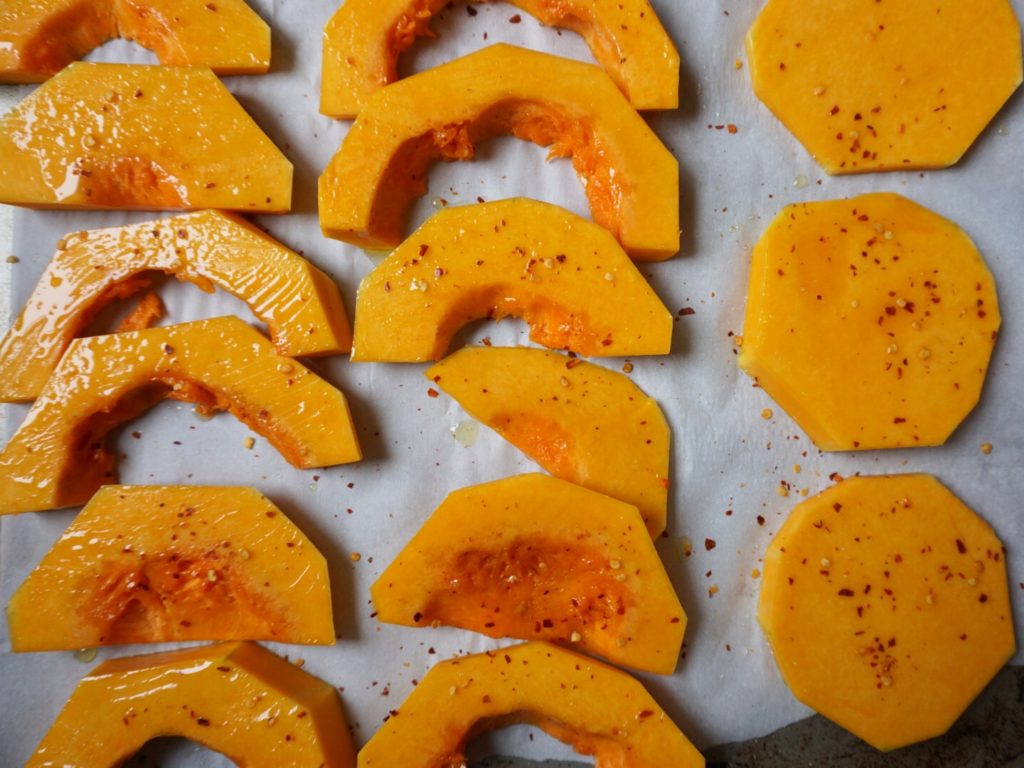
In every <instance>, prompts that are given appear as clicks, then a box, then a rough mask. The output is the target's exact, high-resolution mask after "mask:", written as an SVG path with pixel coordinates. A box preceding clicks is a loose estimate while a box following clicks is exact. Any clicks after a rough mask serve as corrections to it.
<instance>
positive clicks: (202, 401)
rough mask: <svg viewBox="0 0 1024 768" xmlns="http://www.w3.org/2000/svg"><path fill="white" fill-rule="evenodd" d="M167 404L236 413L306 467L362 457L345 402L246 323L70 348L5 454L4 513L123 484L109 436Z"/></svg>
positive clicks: (54, 504) (63, 502)
mask: <svg viewBox="0 0 1024 768" xmlns="http://www.w3.org/2000/svg"><path fill="white" fill-rule="evenodd" d="M165 398H172V399H175V400H183V401H186V402H194V403H197V405H198V407H199V408H200V409H202V410H204V411H206V412H211V411H221V410H228V411H231V413H232V414H233V415H235V416H236V417H237V418H238V419H239V420H241V421H243V422H245V423H246V424H247V425H249V427H250V428H251V429H253V430H254V431H255V432H257V433H259V434H261V435H263V436H264V437H265V438H266V439H267V441H268V442H269V443H270V444H271V445H272V446H274V448H276V449H277V450H278V452H280V453H281V455H282V456H284V458H285V459H286V460H287V461H288V462H289V463H290V464H292V465H293V466H296V467H300V468H309V467H324V466H331V465H334V464H344V463H348V462H353V461H359V459H360V458H361V453H360V450H359V444H358V441H357V438H356V434H355V427H354V426H353V424H352V417H351V414H350V413H349V409H348V404H347V403H346V401H345V396H344V395H343V394H342V393H341V392H339V391H338V390H337V389H335V388H334V387H332V386H331V385H330V384H328V383H327V382H326V381H324V380H323V379H321V378H320V377H318V376H317V375H316V374H314V373H313V372H312V371H310V370H308V369H307V368H305V367H303V366H302V365H301V364H300V363H298V362H296V361H295V360H293V359H292V358H288V357H282V356H281V355H278V354H276V353H275V352H274V348H273V346H272V345H271V343H270V342H269V341H268V340H267V339H266V338H265V337H263V336H262V335H261V334H260V333H258V332H257V331H255V330H254V329H252V328H250V327H249V326H248V325H246V324H245V323H243V322H242V321H241V320H239V319H238V318H236V317H219V318H214V319H212V320H200V321H198V322H194V323H182V324H181V325H171V326H165V327H160V328H150V329H147V330H144V331H134V332H132V333H120V334H112V335H110V336H94V337H91V338H87V339H76V340H75V341H73V342H72V343H71V346H70V347H69V348H68V351H67V352H66V353H65V355H64V357H63V358H61V361H60V364H59V365H58V366H57V369H56V370H55V371H54V373H53V376H51V377H50V380H49V381H48V382H47V385H46V387H45V388H44V389H43V391H42V393H41V394H40V396H39V399H38V400H36V401H35V403H34V404H33V405H32V409H31V410H30V411H29V413H28V416H26V418H25V421H24V422H23V423H22V425H21V427H20V428H19V429H18V431H17V432H16V433H15V434H14V437H12V438H11V440H10V442H8V444H7V445H6V446H5V447H4V450H3V452H0V515H3V514H12V513H18V512H30V511H41V510H48V509H59V508H61V507H70V506H75V505H78V504H84V503H85V502H86V501H88V499H89V497H90V496H92V495H93V493H95V492H96V490H97V489H98V488H99V487H100V486H101V485H104V484H108V483H112V482H116V480H115V470H114V468H115V463H116V459H115V457H114V456H113V455H112V454H111V453H109V452H108V451H107V450H106V449H105V448H104V447H103V439H104V437H105V436H106V434H107V432H108V431H110V430H111V429H112V428H113V427H115V426H117V425H118V424H121V423H123V422H125V421H128V420H130V419H132V418H134V417H135V416H137V415H139V414H140V413H142V412H143V411H145V410H147V409H148V408H150V407H152V406H153V405H155V404H156V403H158V402H160V401H161V400H163V399H165Z"/></svg>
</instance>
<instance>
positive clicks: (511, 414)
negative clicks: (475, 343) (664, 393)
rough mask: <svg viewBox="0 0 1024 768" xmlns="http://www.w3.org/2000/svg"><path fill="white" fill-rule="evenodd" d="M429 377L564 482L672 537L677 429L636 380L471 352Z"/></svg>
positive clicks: (522, 355) (543, 359)
mask: <svg viewBox="0 0 1024 768" xmlns="http://www.w3.org/2000/svg"><path fill="white" fill-rule="evenodd" d="M424 375H425V376H426V377H427V378H429V379H430V380H431V381H433V382H434V383H435V384H437V386H438V387H440V388H441V389H443V390H444V391H445V392H447V393H448V394H449V395H451V396H452V397H454V398H455V399H456V400H457V401H458V402H459V405H461V406H462V407H463V408H465V409H466V410H467V411H468V412H469V414H470V415H471V416H473V417H474V418H477V419H479V420H480V421H482V422H483V423H484V424H486V425H487V426H489V427H490V428H491V429H493V430H495V431H496V432H497V433H498V434H499V435H501V436H502V437H504V438H505V439H506V440H508V441H509V442H510V443H512V444H513V445H514V446H516V448H518V449H519V450H521V451H522V452H523V453H525V454H526V455H527V456H529V457H530V458H531V459H533V460H534V461H536V462H537V463H538V464H540V465H541V466H542V467H544V469H546V470H547V471H548V472H550V473H551V474H553V475H555V476H556V477H559V478H561V479H562V480H568V481H569V482H572V483H576V484H577V485H582V486H583V487H584V488H589V489H591V490H592V491H597V492H599V493H603V494H605V495H607V496H611V497H612V498H615V499H619V500H620V501H625V502H626V503H628V504H633V505H634V506H636V508H637V509H639V510H640V515H641V516H642V517H643V519H644V523H645V524H646V525H647V530H648V531H649V532H650V534H651V537H652V538H654V537H657V536H660V535H661V532H662V531H664V530H665V517H666V512H667V507H668V486H669V482H668V472H669V461H668V459H669V447H670V443H671V439H672V435H671V432H670V430H669V426H668V422H667V421H665V416H664V415H663V414H662V412H661V408H659V407H658V404H657V403H656V402H655V401H654V400H652V399H651V398H649V397H648V396H647V395H645V394H644V393H643V391H641V389H640V388H639V387H638V386H636V384H634V383H633V382H632V381H630V380H629V378H628V377H627V376H624V375H623V374H621V373H617V372H615V371H609V370H608V369H607V368H601V367H600V366H597V365H591V364H589V363H584V362H582V361H581V360H578V359H573V358H567V357H563V356H562V355H557V354H554V353H552V352H545V351H544V350H540V349H514V348H513V349H509V348H500V347H490V348H466V349H460V350H459V351H458V352H456V353H455V354H453V355H451V356H449V357H447V358H445V359H444V360H442V361H441V362H440V363H438V364H437V365H435V366H433V367H431V368H430V369H428V370H427V371H425V373H424Z"/></svg>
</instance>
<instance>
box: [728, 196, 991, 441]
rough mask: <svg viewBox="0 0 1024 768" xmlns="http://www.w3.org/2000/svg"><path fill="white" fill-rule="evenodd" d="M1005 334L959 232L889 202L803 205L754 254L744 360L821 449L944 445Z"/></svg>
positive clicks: (983, 273) (977, 258) (979, 266)
mask: <svg viewBox="0 0 1024 768" xmlns="http://www.w3.org/2000/svg"><path fill="white" fill-rule="evenodd" d="M999 326H1000V313H999V302H998V298H997V296H996V290H995V282H994V280H993V278H992V274H991V273H990V272H989V270H988V267H987V266H986V265H985V262H984V261H983V259H982V257H981V255H980V254H979V253H978V250H977V248H975V246H974V244H973V243H972V242H971V241H970V239H969V238H968V237H967V235H966V234H965V233H964V232H963V231H962V230H961V229H960V228H959V227H958V226H956V224H953V223H952V222H950V221H948V220H946V219H944V218H942V217H941V216H938V215H937V214H935V213H932V212H931V211H929V210H927V209H925V208H922V207H921V206H920V205H917V204H916V203H914V202H912V201H910V200H907V199H906V198H903V197H900V196H899V195H893V194H870V195H862V196H860V197H856V198H853V199H850V200H829V201H823V202H816V203H802V204H798V205H793V206H789V207H787V208H785V209H784V210H783V211H782V212H781V213H780V214H779V215H778V216H777V217H776V218H775V220H774V221H773V222H772V223H771V225H769V227H768V228H767V229H766V230H765V232H764V234H763V235H762V236H761V240H760V241H759V242H758V244H757V246H756V247H755V248H754V254H753V259H752V263H751V270H750V292H749V297H748V300H747V310H746V318H745V320H744V323H743V346H742V347H741V349H740V357H739V364H740V367H742V368H743V370H745V371H746V372H747V373H749V374H750V375H751V376H753V377H754V378H755V379H756V380H757V381H758V383H759V384H760V385H761V386H762V387H763V388H764V390H765V391H766V392H767V393H768V394H769V395H771V397H772V398H773V399H774V400H775V401H776V402H777V403H778V404H779V405H781V406H782V407H783V408H785V409H786V412H787V413H789V414H790V415H791V416H792V417H793V418H794V419H796V421H797V422H798V423H799V424H800V426H801V427H802V428H803V429H804V430H805V431H806V432H807V434H808V435H809V436H810V437H811V439H812V440H814V442H815V444H816V445H817V446H818V447H819V448H821V449H823V450H866V449H874V448H896V447H906V446H925V445H940V444H942V443H943V442H945V440H946V439H947V438H948V437H949V435H950V434H951V433H952V432H953V430H954V429H956V427H957V426H958V425H959V424H960V422H961V421H962V420H963V419H964V418H965V417H966V416H967V414H968V413H969V412H970V411H971V409H972V408H973V407H974V406H975V404H977V402H978V398H979V397H980V395H981V389H982V385H983V383H984V380H985V373H986V371H987V369H988V364H989V359H990V357H991V355H992V349H993V346H994V344H995V340H996V334H997V332H998V330H999Z"/></svg>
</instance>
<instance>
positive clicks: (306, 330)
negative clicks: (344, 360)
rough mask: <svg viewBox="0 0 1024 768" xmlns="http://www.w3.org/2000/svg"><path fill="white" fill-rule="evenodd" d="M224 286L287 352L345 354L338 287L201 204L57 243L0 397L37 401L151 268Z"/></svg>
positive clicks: (15, 333) (1, 364)
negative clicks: (83, 334)
mask: <svg viewBox="0 0 1024 768" xmlns="http://www.w3.org/2000/svg"><path fill="white" fill-rule="evenodd" d="M151 270H155V271H159V272H164V273H166V274H170V275H173V276H174V277H176V278H178V279H179V280H187V281H188V282H191V283H195V284H196V285H198V286H199V287H200V288H202V289H203V290H206V291H213V289H214V285H217V286H220V287H221V288H224V289H225V290H227V291H228V292H230V293H232V294H234V295H235V296H237V297H238V298H240V299H242V300H243V301H245V302H246V303H247V304H249V306H250V308H251V309H252V311H253V314H255V315H256V317H258V318H259V319H260V320H262V321H263V322H265V323H266V324H267V327H268V328H269V330H270V335H271V337H272V338H273V340H274V346H275V347H276V348H277V351H278V352H279V353H280V354H282V355H287V356H289V357H297V356H318V355H330V354H338V353H340V352H347V351H348V350H349V349H350V347H351V344H352V334H351V331H350V330H349V324H348V316H347V315H346V313H345V307H344V305H343V304H342V301H341V295H340V294H339V292H338V287H337V286H336V285H335V284H334V281H332V280H331V278H329V277H328V276H327V275H326V274H324V273H323V272H321V271H320V270H319V269H317V268H316V267H314V266H313V265H312V264H310V263H309V262H308V261H306V260H305V259H303V258H302V257H301V256H299V254H297V253H295V252H294V251H292V250H289V249H288V248H285V247H284V246H283V245H281V244H280V243H279V242H277V241H276V240H274V239H273V238H272V237H270V236H269V235H266V234H264V233H263V232H262V231H261V230H259V229H257V228H256V227H254V226H253V225H252V224H250V223H249V222H247V221H245V220H244V219H242V218H240V217H237V216H234V215H232V214H229V213H222V212H220V211H199V212H197V213H188V214H183V215H181V216H173V217H171V218H168V219H162V220H159V221H147V222H144V223H141V224H132V225H129V226H125V227H111V228H110V229H99V230H92V231H89V232H79V233H77V234H74V235H69V236H68V237H66V238H64V239H63V240H61V241H60V243H59V244H58V246H57V252H56V253H55V254H54V256H53V260H52V261H51V262H50V264H49V266H47V268H46V270H45V271H44V272H43V275H42V277H40V279H39V283H38V284H37V285H36V288H35V290H34V291H33V292H32V296H31V297H30V298H29V300H28V302H26V304H25V307H24V309H22V311H21V314H20V315H19V316H18V319H17V320H16V321H15V323H14V326H13V327H12V328H11V329H10V330H9V331H8V332H7V335H6V336H5V337H4V339H3V341H0V400H3V401H16V400H31V399H32V398H34V397H36V396H37V395H38V394H39V392H40V390H42V388H43V385H44V384H45V383H46V379H47V377H48V376H49V375H50V374H51V373H52V372H53V369H54V368H55V367H56V365H57V361H58V360H60V356H61V355H62V354H63V353H64V351H65V350H66V349H67V347H68V345H69V344H70V343H71V340H72V339H73V338H74V337H75V335H76V334H77V333H79V332H80V331H81V330H82V329H83V328H85V327H86V326H87V325H88V324H89V323H90V322H91V320H92V318H93V317H95V315H96V314H97V313H98V312H99V311H100V310H102V309H103V307H105V306H106V305H107V304H109V303H110V302H112V301H115V300H118V299H121V298H124V297H125V296H127V295H130V294H131V293H133V292H134V291H136V290H138V289H140V288H143V287H144V286H145V285H146V277H145V275H144V273H145V272H146V271H151Z"/></svg>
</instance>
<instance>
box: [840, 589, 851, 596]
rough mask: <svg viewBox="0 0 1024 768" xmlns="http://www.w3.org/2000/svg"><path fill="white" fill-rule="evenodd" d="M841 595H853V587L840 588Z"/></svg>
mask: <svg viewBox="0 0 1024 768" xmlns="http://www.w3.org/2000/svg"><path fill="white" fill-rule="evenodd" d="M839 596H840V597H853V590H852V589H845V588H844V589H840V590H839Z"/></svg>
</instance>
